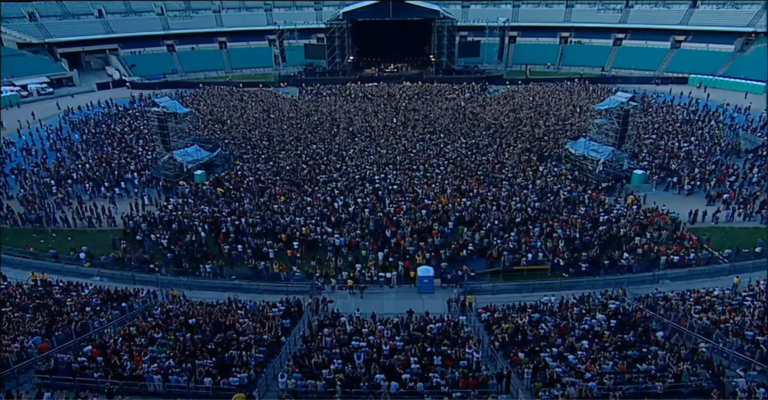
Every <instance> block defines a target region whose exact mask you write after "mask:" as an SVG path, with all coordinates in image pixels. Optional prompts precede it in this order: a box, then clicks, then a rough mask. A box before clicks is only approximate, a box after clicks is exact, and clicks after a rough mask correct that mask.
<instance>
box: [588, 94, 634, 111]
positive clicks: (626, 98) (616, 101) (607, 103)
mask: <svg viewBox="0 0 768 400" xmlns="http://www.w3.org/2000/svg"><path fill="white" fill-rule="evenodd" d="M627 103H629V104H637V103H635V99H634V95H633V94H631V93H625V92H618V93H616V94H614V95H613V96H611V97H609V98H607V99H605V100H603V102H602V103H600V104H596V105H595V110H610V109H612V108H617V107H621V106H622V105H623V104H627Z"/></svg>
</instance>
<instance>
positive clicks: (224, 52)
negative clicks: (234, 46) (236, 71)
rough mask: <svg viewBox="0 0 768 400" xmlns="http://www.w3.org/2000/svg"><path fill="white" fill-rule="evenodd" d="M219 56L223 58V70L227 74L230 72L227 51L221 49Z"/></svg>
mask: <svg viewBox="0 0 768 400" xmlns="http://www.w3.org/2000/svg"><path fill="white" fill-rule="evenodd" d="M221 55H222V57H224V70H225V71H227V73H231V72H232V64H231V63H230V62H229V49H221Z"/></svg>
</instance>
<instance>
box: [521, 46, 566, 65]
mask: <svg viewBox="0 0 768 400" xmlns="http://www.w3.org/2000/svg"><path fill="white" fill-rule="evenodd" d="M559 57H560V45H559V44H557V43H520V42H518V43H517V44H515V53H514V54H513V55H512V64H517V65H524V64H530V65H547V64H552V65H555V64H557V59H558V58H559Z"/></svg>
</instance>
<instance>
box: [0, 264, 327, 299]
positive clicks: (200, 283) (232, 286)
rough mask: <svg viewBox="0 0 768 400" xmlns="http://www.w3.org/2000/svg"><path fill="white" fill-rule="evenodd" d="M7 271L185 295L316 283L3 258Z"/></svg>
mask: <svg viewBox="0 0 768 400" xmlns="http://www.w3.org/2000/svg"><path fill="white" fill-rule="evenodd" d="M0 260H1V261H2V264H3V267H6V268H17V269H23V270H25V271H46V272H47V273H48V274H61V275H64V276H68V277H73V278H80V279H91V278H93V277H95V276H98V277H99V278H100V279H101V280H102V281H105V280H106V281H108V282H113V283H120V284H125V285H130V286H147V287H157V288H160V289H176V290H181V291H208V292H223V293H239V294H282V295H287V296H303V295H309V294H312V293H314V291H315V289H316V287H315V283H314V282H284V283H266V282H247V281H232V280H211V279H199V278H178V277H168V276H162V275H149V274H137V273H133V272H130V271H114V270H105V269H99V268H89V267H82V266H75V265H66V264H58V263H52V262H46V261H41V260H34V259H28V258H19V257H11V256H7V255H0Z"/></svg>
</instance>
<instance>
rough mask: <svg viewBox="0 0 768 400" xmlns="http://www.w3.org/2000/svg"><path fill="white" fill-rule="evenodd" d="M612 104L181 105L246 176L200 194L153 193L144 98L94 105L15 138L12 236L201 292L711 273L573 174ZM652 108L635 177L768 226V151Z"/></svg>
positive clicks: (672, 228) (250, 98)
mask: <svg viewBox="0 0 768 400" xmlns="http://www.w3.org/2000/svg"><path fill="white" fill-rule="evenodd" d="M611 94H612V89H611V88H608V87H602V86H595V85H589V84H588V83H583V82H582V83H574V82H570V83H559V84H537V85H530V86H524V87H516V88H512V89H509V90H506V91H503V92H501V93H498V94H496V95H490V94H489V88H488V87H487V86H486V85H484V84H463V85H384V84H382V85H347V86H314V87H308V88H302V89H301V93H300V96H299V97H295V98H290V97H286V96H284V95H282V94H280V93H277V92H275V91H272V90H266V89H265V90H238V89H234V88H222V87H219V88H211V87H209V88H202V89H200V90H196V91H193V92H189V93H176V94H175V96H176V97H177V98H178V100H179V101H180V102H182V103H183V104H184V105H185V106H187V107H189V108H191V109H192V110H194V121H195V122H194V129H195V130H196V132H198V133H199V135H200V136H203V137H206V138H209V139H215V140H218V141H220V142H221V143H222V146H223V148H224V149H225V150H226V151H227V152H228V153H229V155H230V157H231V158H232V160H234V165H233V167H232V168H231V169H229V170H227V171H225V172H224V173H222V174H219V175H217V176H216V177H215V178H213V179H211V181H210V182H209V183H208V184H206V185H190V184H183V185H180V184H178V183H176V182H174V183H173V184H170V183H168V182H164V183H163V182H158V181H157V180H155V179H154V178H153V175H152V169H153V167H154V166H155V165H156V163H157V154H156V152H155V146H156V143H155V142H156V141H155V139H154V138H153V136H152V132H151V130H152V129H151V126H150V122H149V114H148V113H147V110H146V107H147V106H148V105H150V104H151V101H150V100H149V98H148V97H147V96H136V97H132V98H131V99H130V100H129V101H128V103H127V104H120V103H118V102H114V101H107V102H103V103H102V102H99V103H97V104H88V105H86V106H85V107H82V108H80V107H78V109H67V110H65V113H64V115H65V119H64V120H63V122H60V123H59V124H58V126H56V125H54V126H50V125H46V124H44V123H42V122H39V123H38V124H37V125H39V126H36V125H35V126H33V128H32V133H27V132H25V131H24V130H22V129H21V127H23V126H22V122H21V121H19V125H20V129H19V130H18V133H17V138H16V140H11V139H10V138H9V139H4V142H3V155H4V159H5V161H6V163H7V165H9V167H8V168H7V169H6V171H7V174H6V176H5V177H4V179H3V182H2V187H0V190H1V191H2V193H3V204H2V210H3V211H2V214H1V215H0V216H1V218H2V224H3V225H10V226H27V225H29V224H30V223H43V224H44V225H46V226H55V227H91V228H94V227H110V226H111V227H122V228H124V229H125V234H124V240H122V241H121V242H120V244H119V246H115V252H114V253H113V254H111V255H110V256H109V257H107V258H108V259H109V260H113V261H123V262H133V263H134V264H138V265H143V266H145V267H148V268H149V267H157V265H159V264H162V265H163V266H166V267H175V268H186V269H187V270H189V271H192V272H193V273H195V274H198V271H200V272H199V274H200V275H206V274H212V273H214V272H222V270H223V269H224V268H225V267H226V266H232V265H248V266H250V267H251V268H252V269H253V270H254V271H256V272H257V273H263V274H280V275H281V276H284V277H285V276H290V275H291V274H292V273H293V272H296V271H298V270H300V267H299V266H302V268H304V267H306V268H307V269H309V270H310V272H313V273H317V272H320V273H321V274H327V276H325V277H326V278H328V279H330V277H331V275H335V276H336V277H338V276H339V275H340V274H341V273H342V271H351V272H353V273H356V274H357V275H360V274H362V273H364V272H365V271H369V272H373V273H374V275H376V274H378V273H386V272H397V273H399V274H401V276H405V277H408V276H409V275H410V273H411V269H412V268H415V267H416V266H419V265H423V264H427V265H433V266H437V265H440V264H441V263H442V262H444V261H454V260H458V262H459V263H460V262H461V260H462V259H463V258H472V257H480V258H483V259H485V260H487V263H488V264H489V265H490V266H491V267H493V266H497V265H498V264H501V263H503V264H510V265H520V264H529V265H540V264H547V263H550V262H552V263H553V265H554V266H564V267H563V268H566V267H565V266H567V268H571V269H573V270H574V272H575V271H577V270H578V271H583V272H584V273H593V274H598V273H602V272H605V271H606V270H609V271H610V270H616V269H618V270H637V269H638V268H641V267H642V266H643V265H648V262H651V263H652V264H651V265H654V266H658V265H659V264H660V261H661V257H668V258H670V259H672V258H674V259H675V261H674V262H671V263H669V265H668V267H675V266H685V265H689V264H692V263H696V262H698V260H697V259H700V258H701V257H702V256H701V254H700V252H701V249H700V248H699V249H691V248H690V246H688V245H687V242H684V241H683V240H682V239H683V238H684V233H685V231H684V226H683V225H684V224H685V223H686V220H685V219H684V218H681V217H680V216H679V215H677V214H675V213H673V212H672V211H670V210H669V209H667V208H666V207H665V206H664V205H663V204H662V205H659V204H656V205H654V204H646V198H645V197H644V196H639V195H636V194H633V193H631V192H629V191H627V190H621V189H622V186H621V185H619V187H618V188H617V187H616V186H615V185H614V184H613V183H611V184H608V183H605V184H595V183H590V181H589V180H588V179H587V177H586V176H584V174H583V173H581V174H580V173H579V172H578V171H573V170H569V169H568V168H567V167H564V166H562V165H561V164H560V159H561V158H560V154H561V151H562V149H563V141H564V140H565V139H568V138H574V137H577V136H579V135H581V134H583V133H584V132H587V130H588V128H589V126H590V123H591V120H592V119H593V113H592V111H591V105H593V104H596V103H598V102H600V101H602V100H603V99H605V98H606V97H608V96H610V95H611ZM657 100H658V99H657V98H655V97H654V96H653V95H642V96H641V100H640V102H641V109H642V110H641V113H640V115H641V119H640V121H639V122H638V136H637V145H636V146H634V147H633V150H632V154H630V156H631V158H632V159H634V160H636V161H637V163H638V164H639V166H640V167H641V168H644V169H646V170H647V171H648V173H649V176H650V179H651V180H652V181H653V182H655V183H658V184H661V185H664V186H665V187H664V190H673V191H682V190H686V191H687V190H688V189H686V188H688V187H690V188H694V189H699V191H700V192H704V193H706V195H707V196H708V198H710V197H711V201H712V202H713V203H714V204H716V205H718V206H720V207H721V209H722V211H721V212H722V217H723V218H725V213H726V210H728V212H730V211H731V209H733V210H734V212H733V214H734V215H737V214H738V215H739V216H741V218H742V219H748V220H758V219H760V220H761V222H763V223H765V222H766V219H765V211H766V197H765V191H764V188H765V182H766V180H765V172H766V165H765V156H766V154H768V153H766V149H767V148H768V147H766V146H765V145H763V146H759V147H757V148H755V149H752V150H750V151H749V154H745V151H744V150H742V149H741V148H740V147H739V146H738V145H737V144H736V143H737V141H736V140H733V139H732V136H730V135H729V132H730V130H732V129H733V128H734V126H733V124H735V122H733V121H732V120H731V119H730V117H724V116H722V115H721V114H725V112H724V111H722V110H720V109H705V110H704V111H698V109H697V108H696V107H697V106H698V103H697V102H696V101H694V102H691V103H683V104H680V105H676V104H673V103H672V102H669V101H668V102H659V101H657ZM744 111H746V110H744ZM721 117H722V118H721ZM765 127H766V123H765V121H764V120H762V121H759V123H758V122H755V123H754V124H752V125H750V126H749V128H745V129H748V130H750V131H752V132H756V133H758V134H760V132H764V131H765ZM736 156H746V158H745V161H743V162H735V161H731V160H733V159H734V158H733V157H736ZM690 188H689V189H690ZM691 191H692V189H691ZM11 198H12V199H13V200H11V201H9V200H8V199H11ZM104 199H107V200H108V202H107V203H108V204H107V205H104V203H102V204H99V203H97V202H96V200H100V201H103V200H104ZM719 214H720V213H718V215H719ZM713 218H714V215H713ZM718 218H719V216H718ZM687 222H690V219H689V220H688V221H687ZM667 240H677V242H674V241H671V243H665V241H667ZM665 245H668V247H667V246H665ZM691 260H692V261H691Z"/></svg>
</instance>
